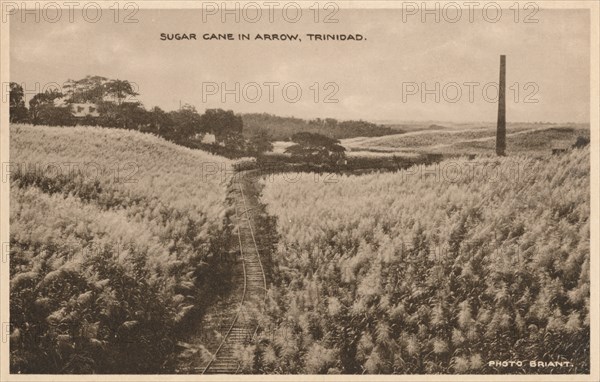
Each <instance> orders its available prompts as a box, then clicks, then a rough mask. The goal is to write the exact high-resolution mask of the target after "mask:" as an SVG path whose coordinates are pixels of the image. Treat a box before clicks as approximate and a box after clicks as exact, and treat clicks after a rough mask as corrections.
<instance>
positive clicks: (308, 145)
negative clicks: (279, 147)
mask: <svg viewBox="0 0 600 382" xmlns="http://www.w3.org/2000/svg"><path fill="white" fill-rule="evenodd" d="M292 142H294V143H295V145H292V146H290V147H288V148H287V149H286V150H285V152H286V153H288V154H291V155H292V156H293V157H298V158H301V159H304V160H307V161H322V162H330V163H336V162H337V161H338V160H340V159H343V158H345V156H346V154H345V151H346V149H345V148H344V147H343V146H342V145H340V141H339V140H337V139H335V138H330V137H326V136H324V135H321V134H316V133H308V132H301V133H296V134H294V135H293V136H292Z"/></svg>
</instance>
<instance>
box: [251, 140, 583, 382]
mask: <svg viewBox="0 0 600 382" xmlns="http://www.w3.org/2000/svg"><path fill="white" fill-rule="evenodd" d="M425 174H427V175H425ZM589 174H590V156H589V152H588V150H587V149H575V150H572V151H571V152H569V153H566V154H564V155H556V156H546V157H545V158H544V159H543V160H536V159H531V158H526V157H508V158H503V159H496V158H494V159H478V160H476V161H467V160H463V159H458V160H453V161H444V162H441V163H439V164H435V165H432V166H429V167H425V168H417V169H416V168H412V169H408V170H407V171H401V172H397V173H394V174H391V173H386V174H371V175H363V176H340V175H337V176H335V177H327V176H323V175H315V176H313V175H314V174H302V175H303V176H296V175H297V174H296V175H295V174H287V176H286V175H285V174H283V175H276V176H273V177H271V178H267V179H266V180H264V187H265V188H264V191H263V202H264V203H266V204H267V210H268V212H269V213H270V214H272V215H274V216H275V217H276V218H277V229H278V232H279V235H280V239H279V244H278V248H277V250H276V251H275V255H274V256H273V259H274V261H276V262H277V263H278V266H276V267H275V268H274V269H273V271H272V273H273V277H274V279H275V286H274V287H273V288H272V289H271V290H270V291H269V303H268V308H267V311H266V313H265V316H264V317H262V327H263V328H267V329H266V330H265V331H264V332H263V334H262V338H261V341H257V342H256V343H255V345H254V347H252V348H249V351H253V352H254V355H255V356H256V358H255V362H254V363H253V364H252V367H253V368H254V370H255V371H259V372H267V373H273V372H276V373H340V372H342V373H358V374H361V373H400V374H403V373H419V374H422V373H427V374H432V373H469V374H470V373H558V374H565V373H566V374H568V373H588V372H589V370H590V363H589V356H590V353H589V344H590V343H589V325H590V322H589V320H590V318H589V308H590V307H589V293H590V292H589V285H590V274H589V267H590V265H589V261H590V216H589V214H590V195H589V181H590V179H589ZM315 179H321V180H324V179H329V180H330V181H327V182H325V181H315ZM331 179H335V181H331ZM495 360H499V361H503V360H521V361H525V364H524V366H522V367H517V366H514V367H507V368H501V367H498V368H497V367H493V366H489V365H488V362H489V361H495ZM530 360H534V361H544V362H549V361H569V362H570V363H571V365H570V366H563V367H558V366H556V365H547V366H540V367H535V368H532V367H530V366H529V363H528V361H530Z"/></svg>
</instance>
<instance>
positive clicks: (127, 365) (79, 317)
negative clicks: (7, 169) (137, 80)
mask: <svg viewBox="0 0 600 382" xmlns="http://www.w3.org/2000/svg"><path fill="white" fill-rule="evenodd" d="M10 133H11V142H10V150H11V151H10V160H11V172H12V173H11V211H10V215H11V217H10V219H11V252H10V255H11V324H12V332H11V370H12V371H13V372H42V373H43V372H79V373H88V372H96V373H99V372H100V373H102V372H104V373H107V372H157V371H160V370H165V369H166V370H168V367H169V363H168V361H169V357H170V356H171V355H172V352H173V350H174V343H175V341H176V338H177V336H178V335H179V333H182V332H183V331H184V329H185V328H184V326H185V322H186V319H187V318H188V317H189V316H190V315H191V314H192V313H193V312H197V311H199V310H201V309H202V308H203V304H204V303H206V301H207V299H208V298H209V296H208V295H207V294H206V290H205V289H207V288H206V285H207V284H208V283H211V282H214V280H212V278H214V277H215V276H214V274H215V273H216V272H215V271H214V269H211V266H210V265H207V264H208V263H210V262H211V261H212V259H213V256H214V255H216V254H217V251H218V250H219V249H220V248H221V247H222V242H223V241H224V240H225V236H226V232H225V229H226V228H225V227H223V224H222V222H223V218H224V216H225V213H226V210H225V204H224V201H225V197H226V195H225V193H226V184H227V176H226V174H225V173H224V172H223V173H217V174H215V173H214V169H215V168H216V167H215V166H230V165H231V163H230V161H228V160H227V159H224V158H221V157H216V156H213V155H210V154H207V153H204V152H201V151H197V150H190V149H186V148H183V147H180V146H177V145H174V144H171V143H169V142H166V141H164V140H162V139H160V138H157V137H154V136H151V135H147V134H140V133H137V132H132V131H124V130H115V129H104V128H89V127H75V128H60V127H45V126H37V127H34V126H20V125H16V126H11V131H10ZM49 164H52V165H51V166H49ZM69 164H70V165H71V166H72V167H71V168H73V166H75V165H76V166H77V168H78V169H79V170H77V171H69V168H70V167H69ZM98 169H100V171H98ZM207 170H210V171H207ZM207 173H208V174H212V175H207Z"/></svg>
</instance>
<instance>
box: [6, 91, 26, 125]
mask: <svg viewBox="0 0 600 382" xmlns="http://www.w3.org/2000/svg"><path fill="white" fill-rule="evenodd" d="M9 86H10V97H9V101H10V103H9V119H10V122H24V121H26V120H27V108H26V107H25V99H24V98H25V93H24V92H23V87H22V86H21V85H19V84H17V83H16V82H11V83H10V85H9Z"/></svg>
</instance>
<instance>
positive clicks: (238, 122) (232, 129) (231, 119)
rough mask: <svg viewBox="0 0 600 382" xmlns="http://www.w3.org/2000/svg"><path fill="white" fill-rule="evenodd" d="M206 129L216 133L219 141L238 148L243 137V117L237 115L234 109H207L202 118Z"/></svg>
mask: <svg viewBox="0 0 600 382" xmlns="http://www.w3.org/2000/svg"><path fill="white" fill-rule="evenodd" d="M201 121H202V126H203V127H204V129H205V130H206V131H210V132H212V133H213V134H214V135H215V140H216V142H217V143H219V144H222V145H225V146H229V147H232V148H236V147H237V146H239V144H240V140H243V139H242V129H243V127H244V123H243V122H242V117H240V116H239V115H235V114H234V113H233V111H232V110H227V111H225V110H223V109H207V110H206V111H205V112H204V114H203V115H202V118H201Z"/></svg>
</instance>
